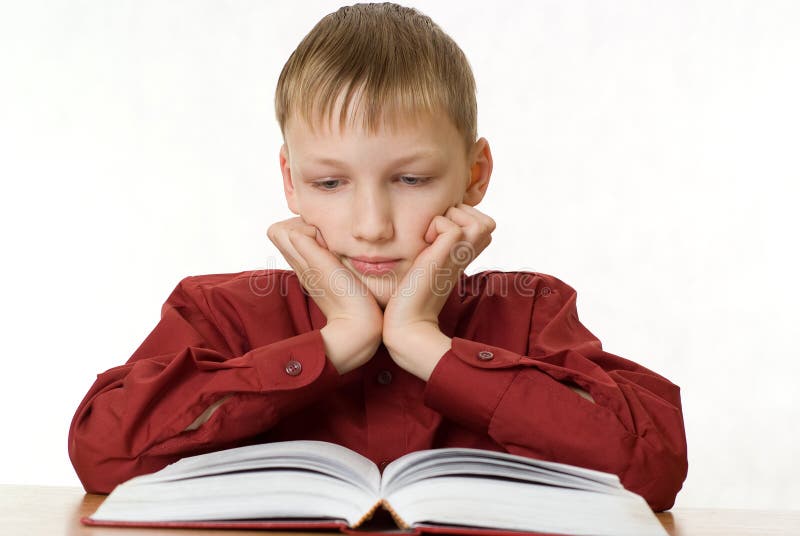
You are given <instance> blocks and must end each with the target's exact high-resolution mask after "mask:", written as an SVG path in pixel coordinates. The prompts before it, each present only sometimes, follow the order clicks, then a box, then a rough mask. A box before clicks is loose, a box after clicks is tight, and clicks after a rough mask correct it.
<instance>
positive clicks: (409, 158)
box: [309, 150, 439, 166]
mask: <svg viewBox="0 0 800 536" xmlns="http://www.w3.org/2000/svg"><path fill="white" fill-rule="evenodd" d="M437 156H439V153H438V152H437V151H426V150H423V151H417V152H415V153H411V154H408V155H406V156H401V157H400V158H397V159H395V160H393V161H392V162H390V164H391V165H394V166H396V165H399V164H407V163H408V162H413V161H415V160H424V159H426V158H435V157H437ZM309 160H310V161H311V162H313V163H315V164H325V165H333V166H337V165H338V166H344V165H346V162H342V161H340V160H336V159H335V158H328V157H322V156H317V157H312V158H310V159H309Z"/></svg>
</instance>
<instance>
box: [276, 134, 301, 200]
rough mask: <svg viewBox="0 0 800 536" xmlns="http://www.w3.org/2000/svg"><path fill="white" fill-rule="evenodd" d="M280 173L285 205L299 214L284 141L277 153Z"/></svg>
mask: <svg viewBox="0 0 800 536" xmlns="http://www.w3.org/2000/svg"><path fill="white" fill-rule="evenodd" d="M278 156H279V159H280V163H281V174H282V175H283V193H284V195H285V196H286V205H287V206H288V207H289V210H291V211H292V213H293V214H297V215H300V212H299V211H298V209H297V207H298V201H297V192H296V191H295V189H294V184H293V183H292V169H291V168H290V167H289V148H288V147H287V146H286V144H285V143H284V144H283V145H281V150H280V153H279V155H278Z"/></svg>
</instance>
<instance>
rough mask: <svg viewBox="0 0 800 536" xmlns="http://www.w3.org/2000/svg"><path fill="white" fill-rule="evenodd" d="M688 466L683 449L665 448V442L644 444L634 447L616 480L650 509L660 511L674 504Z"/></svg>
mask: <svg viewBox="0 0 800 536" xmlns="http://www.w3.org/2000/svg"><path fill="white" fill-rule="evenodd" d="M643 442H644V441H643ZM688 468H689V463H688V460H687V456H686V449H685V448H678V449H675V450H669V449H668V448H667V447H666V446H665V445H657V446H655V447H654V446H652V445H649V444H648V446H646V447H643V448H640V449H637V450H636V452H635V455H634V458H633V459H632V460H631V463H630V465H629V466H628V469H627V471H625V473H624V474H623V475H622V476H621V478H620V479H621V481H622V484H623V485H624V486H625V487H626V488H627V489H629V490H630V491H633V492H634V493H637V494H639V495H641V496H642V497H643V498H644V500H645V501H647V504H648V505H649V506H650V508H651V509H652V510H653V511H654V512H662V511H664V510H669V509H670V508H672V506H673V505H674V504H675V498H676V497H677V495H678V492H679V491H680V490H681V488H682V487H683V482H684V480H686V475H687V473H688Z"/></svg>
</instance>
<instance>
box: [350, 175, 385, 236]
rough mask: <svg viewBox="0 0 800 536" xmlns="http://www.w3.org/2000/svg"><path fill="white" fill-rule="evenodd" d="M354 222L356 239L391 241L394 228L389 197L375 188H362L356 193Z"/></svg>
mask: <svg viewBox="0 0 800 536" xmlns="http://www.w3.org/2000/svg"><path fill="white" fill-rule="evenodd" d="M352 222H353V236H354V237H355V238H358V239H361V240H364V241H369V242H380V241H384V240H388V239H390V238H391V237H392V236H393V235H394V226H393V225H392V207H391V203H390V202H389V199H388V196H387V195H385V193H384V192H380V191H377V190H376V189H374V188H362V189H361V191H359V192H357V193H356V198H355V204H354V206H353V213H352Z"/></svg>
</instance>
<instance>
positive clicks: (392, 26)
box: [275, 2, 478, 156]
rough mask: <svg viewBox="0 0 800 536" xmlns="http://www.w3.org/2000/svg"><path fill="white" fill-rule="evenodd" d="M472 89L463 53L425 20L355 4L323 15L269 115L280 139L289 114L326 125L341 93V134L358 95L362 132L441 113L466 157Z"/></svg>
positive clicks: (294, 57) (383, 6) (472, 120)
mask: <svg viewBox="0 0 800 536" xmlns="http://www.w3.org/2000/svg"><path fill="white" fill-rule="evenodd" d="M345 90H346V93H343V91H345ZM475 91H476V88H475V79H474V77H473V74H472V69H471V67H470V64H469V62H468V60H467V58H466V56H465V55H464V52H463V51H462V50H461V48H459V46H458V45H457V44H456V43H455V41H453V39H452V38H451V37H450V36H449V35H447V34H446V33H445V32H444V31H443V30H442V29H441V28H440V27H439V26H438V25H437V24H436V23H434V22H433V21H432V20H431V18H430V17H428V16H426V15H424V14H422V13H420V12H419V11H417V10H416V9H414V8H408V7H403V6H399V5H397V4H393V3H390V2H384V3H370V4H355V5H352V6H346V7H342V8H339V10H338V11H335V12H333V13H330V14H328V15H326V16H325V17H323V18H322V20H320V21H319V22H318V23H317V24H316V26H314V28H312V29H311V31H310V32H309V33H308V34H307V35H306V36H305V37H304V38H303V40H302V41H301V42H300V44H299V45H298V46H297V48H296V49H295V51H294V52H292V54H291V56H289V59H288V61H287V62H286V65H284V67H283V70H282V71H281V74H280V77H279V78H278V85H277V88H276V90H275V115H276V117H277V120H278V123H279V125H280V128H281V134H283V138H284V140H285V139H286V131H285V128H286V123H287V121H288V120H289V118H290V117H293V116H296V117H298V118H300V119H302V120H303V121H304V122H305V123H306V125H307V126H309V127H310V128H311V130H312V132H313V131H314V121H315V120H318V119H321V118H323V117H325V118H326V119H327V121H328V123H329V124H330V121H331V119H332V114H333V110H334V108H335V105H336V103H337V99H339V98H340V97H341V96H342V95H344V101H343V105H342V106H341V111H340V115H339V128H340V130H341V129H343V128H344V127H345V125H346V120H347V112H348V108H349V106H350V104H351V100H352V99H353V98H354V96H355V95H356V94H358V98H357V100H356V102H355V103H354V104H353V106H354V108H353V114H352V118H355V117H357V116H360V117H361V118H362V121H361V127H362V128H364V129H366V130H367V132H369V133H371V134H375V133H376V132H377V129H378V128H379V127H380V125H381V121H386V122H388V123H389V126H390V127H395V126H396V125H397V124H398V123H399V122H401V121H402V122H404V121H406V120H408V119H415V118H418V117H420V116H421V115H423V114H430V115H432V116H435V115H437V114H444V116H446V117H447V118H449V119H450V121H452V123H453V125H454V126H455V127H456V129H457V130H458V132H459V133H460V134H461V136H462V139H463V140H464V144H465V148H466V151H465V156H468V155H469V151H470V149H471V148H472V146H473V144H474V143H475V140H476V138H477V116H478V106H477V102H476V98H475ZM351 123H352V121H351ZM351 126H352V125H351Z"/></svg>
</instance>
